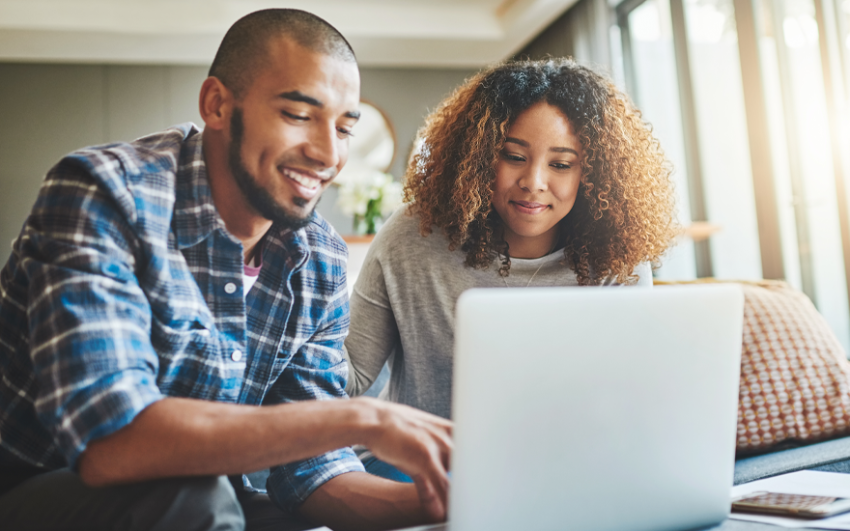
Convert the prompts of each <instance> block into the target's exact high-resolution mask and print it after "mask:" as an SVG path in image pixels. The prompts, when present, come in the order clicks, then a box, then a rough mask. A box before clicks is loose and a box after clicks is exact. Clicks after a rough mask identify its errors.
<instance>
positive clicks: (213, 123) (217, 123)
mask: <svg viewBox="0 0 850 531" xmlns="http://www.w3.org/2000/svg"><path fill="white" fill-rule="evenodd" d="M233 100H234V98H233V93H232V92H231V91H230V90H229V89H228V88H227V87H225V86H224V83H222V82H221V80H220V79H218V78H217V77H214V76H210V77H208V78H206V79H205V80H204V83H203V84H202V85H201V94H200V97H199V99H198V110H199V111H200V113H201V118H202V119H203V120H204V123H205V124H206V127H207V128H208V129H213V130H217V131H220V130H222V129H224V128H225V127H226V126H227V124H228V123H229V121H230V113H231V111H232V110H233Z"/></svg>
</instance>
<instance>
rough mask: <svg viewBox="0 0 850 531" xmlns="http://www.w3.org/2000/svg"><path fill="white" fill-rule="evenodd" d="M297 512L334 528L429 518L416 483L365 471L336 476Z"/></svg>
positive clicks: (367, 530) (355, 530) (362, 528)
mask: <svg viewBox="0 0 850 531" xmlns="http://www.w3.org/2000/svg"><path fill="white" fill-rule="evenodd" d="M299 513H300V514H301V515H302V516H304V517H305V518H307V519H308V520H310V521H311V522H314V523H316V524H318V525H325V526H328V527H330V528H331V529H334V530H335V531H376V530H380V529H397V528H402V527H410V526H415V525H421V524H426V523H430V522H432V521H433V520H434V519H433V518H432V517H430V516H428V515H427V514H426V511H424V510H423V508H422V505H421V502H420V498H419V495H418V493H417V491H416V486H415V485H413V484H412V483H410V484H408V483H397V482H395V481H390V480H388V479H383V478H379V477H377V476H372V475H370V474H367V473H365V472H349V473H348V474H342V475H340V476H337V477H335V478H333V479H331V480H330V481H328V482H327V483H325V484H324V485H322V486H321V487H319V488H318V489H316V490H315V491H314V492H313V494H311V495H310V497H309V498H307V500H306V501H305V502H304V503H303V504H302V505H301V508H300V509H299Z"/></svg>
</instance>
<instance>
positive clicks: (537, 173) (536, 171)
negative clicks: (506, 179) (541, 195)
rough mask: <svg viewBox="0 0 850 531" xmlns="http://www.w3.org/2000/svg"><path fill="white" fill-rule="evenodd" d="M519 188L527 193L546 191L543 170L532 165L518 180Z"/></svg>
mask: <svg viewBox="0 0 850 531" xmlns="http://www.w3.org/2000/svg"><path fill="white" fill-rule="evenodd" d="M518 184H519V186H520V188H522V189H523V190H526V191H528V192H542V191H544V190H546V173H545V168H543V167H540V166H539V165H536V164H532V165H530V166H529V167H528V169H527V170H526V171H525V172H523V174H522V176H521V177H520V180H519V183H518Z"/></svg>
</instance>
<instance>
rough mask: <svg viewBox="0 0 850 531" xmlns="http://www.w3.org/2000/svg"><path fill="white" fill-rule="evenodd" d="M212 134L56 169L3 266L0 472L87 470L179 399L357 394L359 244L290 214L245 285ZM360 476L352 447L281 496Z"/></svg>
mask: <svg viewBox="0 0 850 531" xmlns="http://www.w3.org/2000/svg"><path fill="white" fill-rule="evenodd" d="M201 146H202V142H201V134H200V133H199V131H198V130H197V129H196V128H195V127H194V126H193V125H191V124H186V125H181V126H178V127H177V128H174V129H169V130H167V131H165V132H163V133H159V134H156V135H152V136H149V137H146V138H142V139H139V140H137V141H135V142H134V143H132V144H125V143H121V144H111V145H107V146H102V147H98V148H88V149H83V150H80V151H77V152H75V153H72V154H70V155H68V156H67V157H65V158H64V159H63V160H62V161H60V162H59V164H57V165H56V166H55V167H54V168H53V169H52V170H51V171H50V172H49V173H48V175H47V178H46V180H45V181H44V184H43V185H42V187H41V191H40V193H39V196H38V199H37V200H36V203H35V206H34V207H33V210H32V213H31V215H30V217H29V218H28V219H27V221H26V224H25V225H24V227H23V229H22V232H21V235H20V236H19V237H18V239H17V240H16V241H15V243H14V246H13V252H12V255H11V257H10V258H9V262H8V263H7V264H6V267H5V268H4V269H3V271H2V274H0V467H13V466H22V465H23V466H26V465H30V466H37V467H43V468H46V469H55V468H60V467H64V466H71V467H72V468H73V467H74V466H75V464H76V462H77V459H78V457H79V456H80V454H81V453H82V452H83V450H85V448H86V445H88V444H89V443H90V442H91V441H92V440H94V439H97V438H100V437H104V436H107V435H109V434H111V433H113V432H115V431H116V430H119V429H121V428H122V427H124V426H126V425H127V424H129V423H130V422H131V421H132V420H133V418H134V417H135V416H136V415H137V414H139V412H141V411H142V410H143V409H144V408H145V407H146V406H148V405H150V404H152V403H153V402H156V401H157V400H159V399H161V398H163V397H165V396H176V397H189V398H198V399H203V400H212V401H218V402H229V403H239V404H251V405H256V406H259V405H261V404H276V403H282V402H291V401H296V400H310V399H332V398H344V397H345V396H346V395H345V392H344V388H345V380H346V377H347V373H348V369H347V365H346V364H345V362H344V358H343V356H342V352H341V348H342V343H343V339H344V338H345V335H346V333H347V330H348V322H349V319H348V293H347V290H346V287H345V262H346V258H347V250H346V247H345V244H344V243H343V242H342V241H341V240H340V238H339V236H338V235H337V234H336V233H335V232H334V231H333V229H331V228H330V226H329V225H328V224H327V223H326V222H325V221H324V220H323V219H321V218H320V217H319V216H318V215H315V216H314V218H313V221H312V223H311V224H310V225H308V226H307V227H306V228H305V229H301V230H298V231H292V230H289V229H282V228H279V227H277V226H273V227H272V228H271V229H270V230H269V232H268V234H266V236H265V241H264V250H263V257H262V262H263V268H262V271H261V273H260V276H259V279H258V280H257V283H256V284H255V285H254V287H253V289H251V291H250V292H249V293H248V295H247V297H245V296H244V294H243V280H242V273H243V270H242V251H243V249H242V245H241V243H240V242H239V240H237V239H236V238H234V237H233V236H231V235H230V234H229V233H228V232H227V230H226V229H225V226H224V222H223V221H222V219H221V217H220V216H219V214H218V212H217V210H216V208H215V205H214V204H213V202H212V196H211V194H210V188H209V182H208V180H207V175H206V165H205V163H204V159H203V152H202V147H201ZM355 470H363V468H362V466H361V464H360V461H359V460H358V459H357V458H356V457H355V456H354V454H353V452H352V451H351V450H350V449H348V448H346V449H341V450H337V451H334V452H330V453H327V454H324V455H321V456H318V457H315V458H312V459H308V460H305V461H301V462H297V463H291V464H287V465H284V466H279V467H275V468H274V469H273V470H272V473H271V475H270V477H269V482H268V488H269V494H270V495H271V497H272V498H273V499H274V500H275V501H276V503H277V504H278V505H279V506H281V507H282V508H284V509H287V510H292V509H293V508H295V507H297V505H298V504H299V503H300V502H302V501H304V499H306V498H307V496H309V495H310V494H311V493H312V492H313V491H314V490H315V489H316V488H317V487H318V486H320V485H321V484H322V483H324V482H325V481H327V480H329V479H331V478H333V477H335V476H337V475H339V474H342V473H345V472H349V471H355ZM0 471H2V468H0Z"/></svg>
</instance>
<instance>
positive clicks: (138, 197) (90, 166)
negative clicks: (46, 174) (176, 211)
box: [51, 123, 199, 221]
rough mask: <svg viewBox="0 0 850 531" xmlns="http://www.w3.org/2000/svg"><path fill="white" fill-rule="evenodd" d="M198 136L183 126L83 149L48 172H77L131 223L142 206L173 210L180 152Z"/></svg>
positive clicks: (195, 130) (68, 156)
mask: <svg viewBox="0 0 850 531" xmlns="http://www.w3.org/2000/svg"><path fill="white" fill-rule="evenodd" d="M198 133H199V130H198V128H197V127H196V126H195V125H194V124H192V123H186V124H180V125H177V126H174V127H171V128H169V129H167V130H165V131H161V132H158V133H154V134H151V135H148V136H144V137H141V138H138V139H136V140H134V141H132V142H114V143H110V144H103V145H98V146H90V147H85V148H82V149H78V150H76V151H74V152H72V153H69V154H68V155H66V156H65V157H63V158H62V160H61V161H60V162H59V163H58V164H57V165H56V166H55V167H54V169H53V170H51V171H52V172H53V173H55V174H59V175H64V174H67V173H68V171H67V170H68V169H70V168H81V169H82V170H83V171H84V172H85V174H87V175H88V176H89V177H90V178H91V179H93V180H94V182H95V184H96V185H97V186H98V187H100V188H101V189H102V191H103V192H104V193H106V194H107V195H109V196H110V197H111V198H112V199H113V200H115V202H116V203H117V205H118V206H119V208H121V210H122V211H123V212H124V213H125V214H126V215H127V217H128V218H129V219H130V220H131V221H135V220H136V218H137V217H138V215H139V211H138V210H139V207H140V206H142V205H145V204H149V203H156V204H157V207H159V208H165V209H170V208H171V207H172V206H173V204H174V200H175V186H176V176H177V171H178V168H179V166H180V158H181V150H182V149H183V147H184V145H185V143H186V141H187V140H189V139H190V138H191V137H193V136H194V135H197V134H198Z"/></svg>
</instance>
